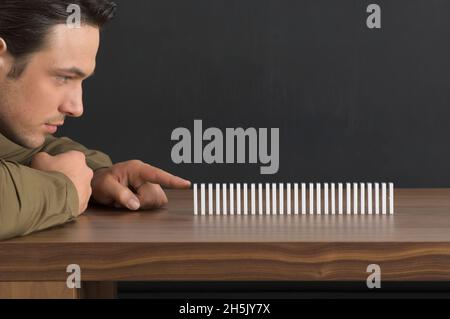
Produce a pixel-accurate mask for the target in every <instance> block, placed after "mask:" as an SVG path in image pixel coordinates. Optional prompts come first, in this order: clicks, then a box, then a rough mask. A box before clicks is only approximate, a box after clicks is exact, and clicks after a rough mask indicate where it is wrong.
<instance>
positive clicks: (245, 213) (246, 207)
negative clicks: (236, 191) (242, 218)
mask: <svg viewBox="0 0 450 319" xmlns="http://www.w3.org/2000/svg"><path fill="white" fill-rule="evenodd" d="M247 214H248V189H247V183H244V215H247Z"/></svg>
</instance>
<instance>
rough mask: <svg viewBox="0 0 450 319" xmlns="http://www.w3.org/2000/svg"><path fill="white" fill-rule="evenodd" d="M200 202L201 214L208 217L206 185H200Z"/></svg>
mask: <svg viewBox="0 0 450 319" xmlns="http://www.w3.org/2000/svg"><path fill="white" fill-rule="evenodd" d="M200 200H201V202H200V207H201V214H202V215H206V204H205V203H206V198H205V184H200Z"/></svg>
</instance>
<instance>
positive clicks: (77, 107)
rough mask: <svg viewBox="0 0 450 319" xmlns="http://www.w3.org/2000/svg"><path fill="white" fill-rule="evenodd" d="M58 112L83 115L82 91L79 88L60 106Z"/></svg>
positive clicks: (76, 115) (72, 115) (68, 114)
mask: <svg viewBox="0 0 450 319" xmlns="http://www.w3.org/2000/svg"><path fill="white" fill-rule="evenodd" d="M60 112H61V113H64V114H66V115H67V116H70V117H80V116H81V115H83V91H82V89H81V88H80V89H79V90H77V91H76V92H73V94H72V95H71V96H70V97H69V98H68V99H67V100H66V101H65V102H64V103H63V104H62V105H61V106H60Z"/></svg>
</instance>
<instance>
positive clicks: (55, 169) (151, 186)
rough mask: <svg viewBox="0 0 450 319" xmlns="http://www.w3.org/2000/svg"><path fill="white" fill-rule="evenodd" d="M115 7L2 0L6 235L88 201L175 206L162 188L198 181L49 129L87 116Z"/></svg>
mask: <svg viewBox="0 0 450 319" xmlns="http://www.w3.org/2000/svg"><path fill="white" fill-rule="evenodd" d="M73 4H75V5H78V6H79V8H80V9H81V25H80V26H79V27H78V28H73V27H70V25H68V24H67V21H68V19H67V18H68V17H69V16H70V15H71V13H72V12H71V11H70V10H68V7H69V5H73ZM68 11H69V13H68ZM114 12H115V4H114V3H112V2H110V1H107V0H0V239H7V238H11V237H14V236H21V235H26V234H29V233H31V232H34V231H38V230H42V229H45V228H48V227H51V226H55V225H59V224H62V223H65V222H67V221H70V220H73V219H74V218H75V217H77V216H79V215H80V214H82V213H83V212H84V211H85V210H86V208H87V205H88V202H89V200H90V199H91V200H94V201H95V202H97V203H100V204H105V205H113V206H116V207H124V208H127V209H130V210H137V209H150V208H157V207H160V206H162V205H164V204H166V202H167V197H166V195H165V194H164V191H163V190H162V188H161V186H160V185H162V186H165V187H172V188H186V187H189V186H190V182H189V181H186V180H184V179H181V178H179V177H176V176H173V175H171V174H169V173H166V172H164V171H162V170H160V169H157V168H155V167H152V166H150V165H148V164H145V163H143V162H141V161H138V160H133V161H127V162H122V163H117V164H114V165H113V163H112V162H111V160H110V158H109V157H108V156H107V155H106V154H103V153H101V152H99V151H95V150H89V149H87V148H85V147H84V146H82V145H80V144H78V143H76V142H74V141H72V140H70V139H68V138H56V137H54V136H52V135H51V134H54V133H55V132H56V130H57V127H58V126H60V125H62V124H63V123H64V120H65V118H66V117H67V116H69V117H79V116H81V115H82V113H83V102H82V82H83V80H84V79H86V78H87V77H89V76H90V75H91V74H92V73H93V72H94V69H95V61H96V60H95V59H96V54H97V51H98V47H99V37H100V36H99V34H100V29H101V27H102V26H103V25H104V24H105V23H106V22H108V21H109V20H111V19H112V18H113V16H114Z"/></svg>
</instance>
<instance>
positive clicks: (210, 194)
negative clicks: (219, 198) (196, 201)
mask: <svg viewBox="0 0 450 319" xmlns="http://www.w3.org/2000/svg"><path fill="white" fill-rule="evenodd" d="M212 214H214V211H213V185H212V184H211V183H209V184H208V215H212Z"/></svg>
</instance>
